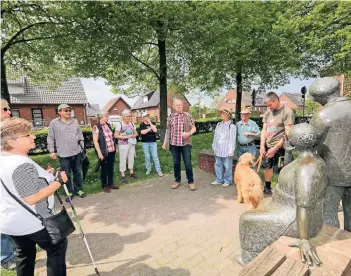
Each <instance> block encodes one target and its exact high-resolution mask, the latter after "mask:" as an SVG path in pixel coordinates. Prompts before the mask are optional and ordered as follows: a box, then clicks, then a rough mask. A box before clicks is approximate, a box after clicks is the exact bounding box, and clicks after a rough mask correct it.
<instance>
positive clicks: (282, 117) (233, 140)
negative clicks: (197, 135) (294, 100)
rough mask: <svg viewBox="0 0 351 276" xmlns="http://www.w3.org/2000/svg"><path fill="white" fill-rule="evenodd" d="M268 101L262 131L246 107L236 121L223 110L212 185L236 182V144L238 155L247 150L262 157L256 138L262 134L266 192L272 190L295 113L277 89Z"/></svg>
mask: <svg viewBox="0 0 351 276" xmlns="http://www.w3.org/2000/svg"><path fill="white" fill-rule="evenodd" d="M265 104H266V106H267V111H266V112H265V113H264V115H263V120H262V121H263V128H262V131H260V128H259V126H258V125H257V124H256V122H255V121H253V120H250V113H251V110H250V109H249V108H246V107H244V108H243V110H242V111H241V112H240V114H241V120H240V121H239V122H237V123H236V124H234V123H233V121H232V114H231V112H230V111H229V110H227V109H224V110H221V118H222V121H221V122H219V123H218V124H217V126H216V129H215V134H214V137H213V143H212V149H213V152H214V155H215V159H216V161H215V172H216V180H215V181H213V182H212V183H211V184H212V185H222V186H223V187H228V186H229V185H231V184H233V171H232V170H233V156H234V152H235V150H236V146H237V147H238V148H237V153H238V157H240V156H241V155H243V154H244V153H247V152H249V153H251V154H253V155H254V156H257V157H258V153H257V149H256V144H255V140H257V139H258V138H259V137H261V142H260V151H259V154H260V155H262V160H263V161H262V167H263V168H265V172H264V180H265V189H264V192H265V193H266V194H271V193H272V187H271V182H272V178H273V168H274V167H275V166H278V165H279V164H278V163H279V160H280V158H281V157H283V156H284V154H285V151H284V147H283V146H284V142H285V141H286V140H287V139H288V138H287V137H288V136H289V131H290V128H291V127H292V126H293V124H294V120H295V114H294V112H293V111H292V110H291V109H290V108H289V107H287V106H285V105H283V104H282V103H281V102H280V100H279V97H278V95H277V94H276V93H274V92H269V93H267V94H266V97H265Z"/></svg>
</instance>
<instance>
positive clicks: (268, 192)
mask: <svg viewBox="0 0 351 276" xmlns="http://www.w3.org/2000/svg"><path fill="white" fill-rule="evenodd" d="M263 193H265V194H266V195H271V194H272V189H268V188H266V187H264V190H263Z"/></svg>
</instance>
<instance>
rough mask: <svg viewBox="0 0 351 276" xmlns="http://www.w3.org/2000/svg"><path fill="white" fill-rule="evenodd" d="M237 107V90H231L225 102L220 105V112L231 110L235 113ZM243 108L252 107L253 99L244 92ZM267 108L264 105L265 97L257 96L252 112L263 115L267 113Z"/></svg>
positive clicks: (242, 98)
mask: <svg viewBox="0 0 351 276" xmlns="http://www.w3.org/2000/svg"><path fill="white" fill-rule="evenodd" d="M235 105H236V90H235V89H234V88H230V89H229V90H228V92H227V94H225V96H224V98H223V100H222V101H221V102H220V103H219V105H218V110H223V109H229V110H230V111H231V112H233V113H234V112H235ZM241 106H242V107H243V106H248V107H252V97H251V95H250V94H249V93H247V92H243V93H242V97H241ZM266 109H267V108H266V106H265V104H264V103H263V97H261V95H260V94H257V95H256V103H255V107H252V110H254V111H257V112H258V113H259V114H263V113H264V112H265V111H266Z"/></svg>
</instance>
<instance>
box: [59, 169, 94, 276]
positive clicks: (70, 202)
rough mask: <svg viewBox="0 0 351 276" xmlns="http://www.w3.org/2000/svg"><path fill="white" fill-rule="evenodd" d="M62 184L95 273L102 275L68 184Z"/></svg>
mask: <svg viewBox="0 0 351 276" xmlns="http://www.w3.org/2000/svg"><path fill="white" fill-rule="evenodd" d="M59 174H60V171H59ZM59 177H60V178H61V175H59ZM62 186H63V189H64V190H65V193H66V195H67V198H68V200H69V204H70V205H71V208H72V211H73V214H74V218H75V220H76V222H77V224H78V229H79V231H80V237H81V238H83V241H84V244H85V247H86V249H87V250H88V253H89V256H90V259H91V261H92V263H93V266H94V269H95V273H96V274H97V275H99V276H100V273H99V270H98V269H97V266H96V264H95V261H94V258H93V255H92V254H91V250H90V247H89V244H88V241H87V239H86V237H85V234H84V232H83V228H82V226H81V224H80V220H79V217H78V215H77V213H76V210H75V209H74V206H73V203H72V199H71V197H70V195H69V192H68V189H67V186H66V184H65V183H63V184H62Z"/></svg>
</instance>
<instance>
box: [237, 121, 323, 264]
mask: <svg viewBox="0 0 351 276" xmlns="http://www.w3.org/2000/svg"><path fill="white" fill-rule="evenodd" d="M290 143H291V144H292V145H293V146H294V147H295V149H296V150H297V151H298V157H297V158H296V159H295V160H294V161H293V162H291V163H290V164H289V165H287V166H286V167H284V168H283V169H282V170H281V172H280V175H279V179H278V184H277V186H276V188H275V190H274V194H273V197H272V198H267V199H265V200H264V201H262V202H261V203H260V205H259V206H258V208H257V209H254V210H250V211H247V212H245V213H244V214H242V215H241V217H240V226H239V229H240V243H241V254H240V255H239V256H237V261H238V262H239V263H241V264H247V263H248V262H250V261H251V260H252V259H254V258H255V257H256V256H257V255H258V254H259V253H260V252H262V251H263V250H264V249H265V247H266V246H268V245H270V244H271V243H273V242H274V241H276V240H277V239H279V237H280V236H289V237H293V238H299V241H298V242H297V243H296V244H294V246H298V247H299V248H300V252H301V257H302V261H303V262H306V261H307V262H308V263H309V264H312V263H315V264H317V265H319V264H320V263H321V261H320V260H319V258H318V256H317V254H316V252H315V250H314V248H313V247H312V246H311V244H310V241H309V240H310V238H312V237H315V236H316V235H317V234H318V232H319V231H320V230H321V228H322V225H323V217H322V213H323V202H324V197H325V192H326V187H327V175H326V168H325V163H324V161H323V160H322V158H320V157H319V156H318V155H317V154H316V153H315V150H314V146H315V144H316V143H317V132H316V131H315V129H314V127H313V126H311V125H309V124H306V123H303V124H298V125H295V126H294V127H293V128H292V129H291V133H290Z"/></svg>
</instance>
